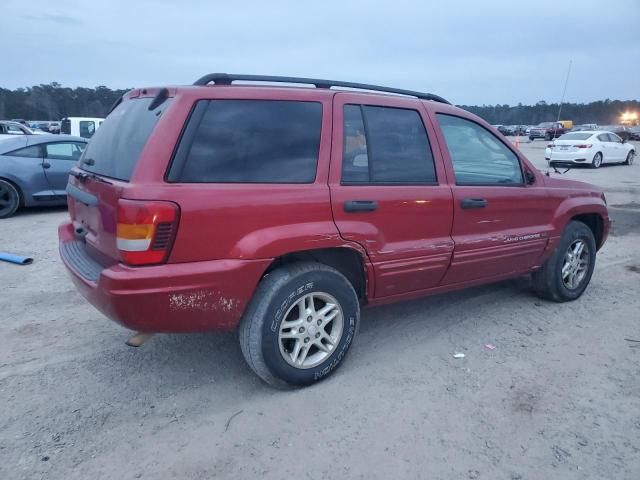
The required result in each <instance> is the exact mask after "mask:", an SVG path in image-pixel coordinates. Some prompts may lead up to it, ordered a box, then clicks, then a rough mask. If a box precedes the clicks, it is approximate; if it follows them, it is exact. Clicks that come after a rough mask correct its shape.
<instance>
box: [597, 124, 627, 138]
mask: <svg viewBox="0 0 640 480" xmlns="http://www.w3.org/2000/svg"><path fill="white" fill-rule="evenodd" d="M599 129H600V130H606V131H607V132H613V133H615V134H616V135H617V136H619V137H620V138H621V139H623V140H624V141H625V142H626V141H628V140H630V139H631V132H630V131H629V127H626V126H624V125H601V126H600V127H599Z"/></svg>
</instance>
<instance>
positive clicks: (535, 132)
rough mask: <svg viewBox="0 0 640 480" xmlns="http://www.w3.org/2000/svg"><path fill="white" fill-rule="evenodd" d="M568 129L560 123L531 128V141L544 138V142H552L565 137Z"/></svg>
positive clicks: (549, 123)
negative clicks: (562, 136)
mask: <svg viewBox="0 0 640 480" xmlns="http://www.w3.org/2000/svg"><path fill="white" fill-rule="evenodd" d="M566 132H567V129H566V128H564V125H562V123H560V122H542V123H539V124H538V126H536V127H531V129H530V130H529V140H531V141H533V140H535V139H536V138H542V139H544V140H552V139H554V138H557V137H559V136H560V135H564V134H565V133H566Z"/></svg>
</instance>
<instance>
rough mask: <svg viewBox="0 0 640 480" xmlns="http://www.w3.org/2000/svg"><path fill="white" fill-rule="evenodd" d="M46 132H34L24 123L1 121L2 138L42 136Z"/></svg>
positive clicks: (0, 131) (0, 133)
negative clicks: (7, 136) (9, 136)
mask: <svg viewBox="0 0 640 480" xmlns="http://www.w3.org/2000/svg"><path fill="white" fill-rule="evenodd" d="M44 133H45V132H41V131H39V130H32V129H30V128H29V127H27V126H26V125H23V124H22V123H18V122H14V121H7V120H0V137H1V136H4V135H42V134H44Z"/></svg>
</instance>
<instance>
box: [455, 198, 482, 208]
mask: <svg viewBox="0 0 640 480" xmlns="http://www.w3.org/2000/svg"><path fill="white" fill-rule="evenodd" d="M460 205H461V206H462V208H484V207H486V206H487V201H486V200H485V199H484V198H465V199H464V200H462V202H461V203H460Z"/></svg>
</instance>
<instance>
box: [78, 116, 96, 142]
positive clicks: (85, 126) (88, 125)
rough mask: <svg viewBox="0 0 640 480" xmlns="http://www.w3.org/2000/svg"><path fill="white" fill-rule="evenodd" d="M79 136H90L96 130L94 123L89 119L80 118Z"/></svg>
mask: <svg viewBox="0 0 640 480" xmlns="http://www.w3.org/2000/svg"><path fill="white" fill-rule="evenodd" d="M79 124H80V136H81V137H82V138H91V137H93V134H94V133H95V132H96V124H95V122H93V121H90V120H80V122H79Z"/></svg>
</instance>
